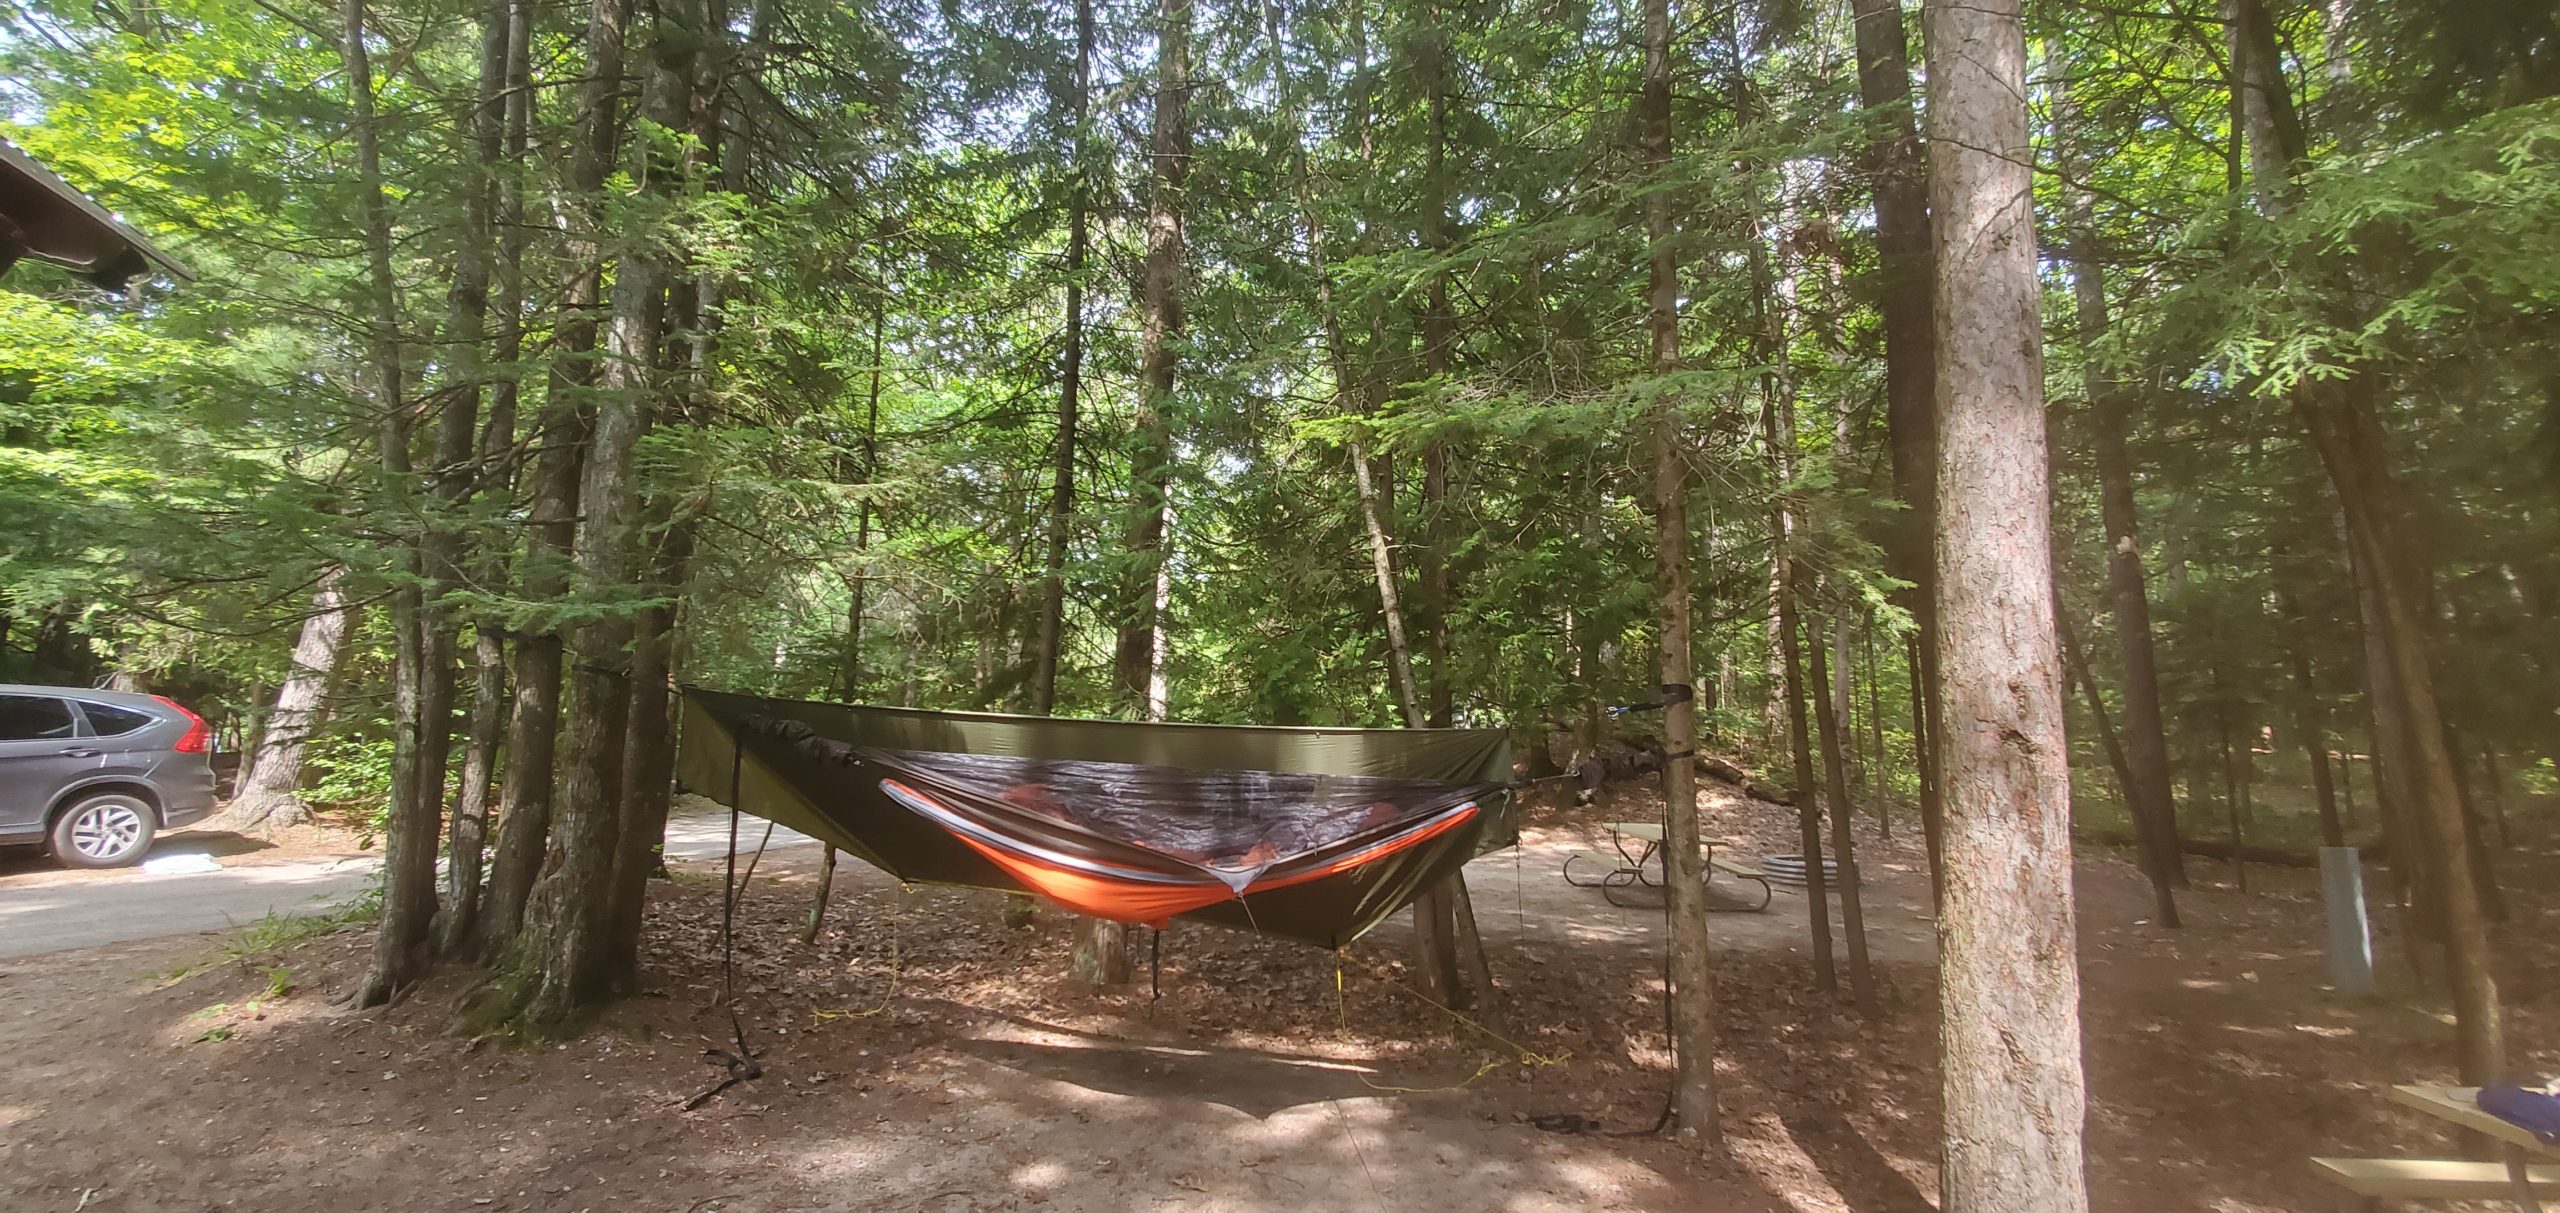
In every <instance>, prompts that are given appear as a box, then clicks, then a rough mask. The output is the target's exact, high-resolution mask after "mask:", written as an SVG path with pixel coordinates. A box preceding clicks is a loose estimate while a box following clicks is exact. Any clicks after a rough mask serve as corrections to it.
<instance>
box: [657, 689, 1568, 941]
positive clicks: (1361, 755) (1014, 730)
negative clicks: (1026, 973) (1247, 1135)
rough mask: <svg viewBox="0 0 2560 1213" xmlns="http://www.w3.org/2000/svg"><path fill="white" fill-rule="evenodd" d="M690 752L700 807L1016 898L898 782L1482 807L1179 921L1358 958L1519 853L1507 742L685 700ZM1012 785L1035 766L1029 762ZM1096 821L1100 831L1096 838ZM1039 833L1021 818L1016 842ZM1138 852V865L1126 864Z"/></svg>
mask: <svg viewBox="0 0 2560 1213" xmlns="http://www.w3.org/2000/svg"><path fill="white" fill-rule="evenodd" d="M680 737H681V739H682V740H681V742H680V745H679V750H678V754H677V777H678V779H679V780H680V781H681V782H682V783H683V784H684V786H685V787H687V788H688V789H690V790H692V791H694V792H696V793H699V794H701V795H703V796H706V797H709V798H710V799H713V800H716V801H720V802H722V803H725V804H729V805H731V806H733V807H735V808H737V809H738V810H739V811H741V812H744V813H748V814H752V815H754V816H758V817H763V818H766V819H768V820H771V821H774V822H777V823H780V824H782V825H785V826H789V827H790V828H792V829H795V830H798V831H800V832H802V833H805V834H808V835H810V836H811V837H814V838H818V839H820V840H822V841H824V842H827V843H829V844H830V845H833V846H835V847H837V848H838V849H840V850H843V851H845V852H847V853H848V854H851V855H853V856H855V857H857V858H860V859H862V860H864V861H865V862H868V863H870V864H872V865H873V866H875V867H878V868H880V869H881V870H883V871H885V872H888V873H889V874H890V875H892V876H896V877H898V878H899V879H901V880H911V881H916V882H919V883H933V884H953V885H963V886H969V887H979V888H990V889H997V890H1001V891H1006V892H1024V891H1028V890H1026V888H1025V887H1024V885H1023V884H1022V882H1021V881H1020V880H1018V879H1016V878H1014V877H1012V876H1010V875H1008V874H1007V873H1006V872H1005V871H1004V870H1002V868H1001V866H1000V865H996V864H990V863H988V862H986V861H985V860H984V859H983V858H982V857H981V856H980V855H978V854H977V853H975V852H974V851H973V850H972V848H971V847H970V846H969V845H967V844H965V843H964V842H962V841H961V840H959V839H957V838H954V837H952V836H950V835H948V834H947V833H945V832H944V831H943V830H941V829H938V828H926V827H921V826H920V824H919V822H918V821H917V820H916V818H915V816H914V814H912V813H910V812H909V811H908V810H906V809H903V808H900V807H899V806H898V803H897V800H896V798H895V797H892V796H888V795H884V794H883V777H884V776H904V777H906V778H910V779H912V778H914V777H915V775H916V773H917V772H918V770H919V766H918V764H919V763H921V764H924V765H926V766H931V765H935V758H934V756H936V755H942V756H949V755H972V756H977V757H979V758H992V759H1008V760H1029V761H1030V762H1032V763H1043V762H1046V763H1065V764H1125V766H1126V767H1127V769H1126V770H1123V771H1120V772H1117V773H1114V774H1112V775H1111V776H1110V777H1111V778H1114V779H1119V780H1124V781H1126V780H1137V781H1142V783H1143V786H1146V787H1149V788H1151V789H1154V790H1156V791H1159V792H1164V793H1167V794H1168V795H1167V796H1166V797H1164V798H1161V799H1160V801H1159V803H1168V802H1179V801H1180V800H1182V799H1183V795H1184V794H1183V791H1182V789H1183V786H1184V785H1185V783H1186V782H1188V783H1190V784H1193V785H1196V790H1197V792H1198V795H1199V796H1200V797H1202V798H1211V797H1220V796H1223V797H1225V798H1226V802H1222V803H1215V804H1205V805H1201V806H1199V807H1198V808H1197V809H1196V810H1195V811H1198V812H1207V813H1221V814H1226V815H1229V816H1232V815H1233V814H1234V813H1237V812H1247V813H1250V812H1256V811H1259V810H1257V809H1254V808H1250V807H1248V806H1246V805H1244V804H1243V803H1241V802H1240V801H1237V800H1236V799H1235V798H1236V796H1237V795H1238V789H1239V787H1240V785H1238V784H1237V783H1236V782H1235V781H1234V780H1231V779H1222V778H1217V777H1216V776H1221V775H1225V774H1230V773H1235V772H1255V773H1264V774H1268V775H1272V776H1281V777H1300V778H1299V779H1298V783H1297V784H1296V785H1290V784H1288V781H1287V780H1286V779H1285V778H1284V779H1278V780H1264V781H1261V785H1262V786H1266V787H1274V788H1276V787H1281V786H1297V787H1301V788H1302V789H1303V788H1304V787H1305V786H1306V785H1305V780H1304V778H1303V777H1308V776H1314V777H1321V778H1319V779H1318V780H1317V784H1318V785H1323V786H1326V787H1328V788H1329V794H1328V802H1329V803H1338V802H1342V801H1343V800H1344V798H1345V797H1346V795H1347V796H1348V797H1349V798H1350V799H1359V798H1360V797H1362V796H1365V795H1371V794H1375V795H1389V796H1391V797H1392V798H1394V799H1399V800H1404V801H1408V802H1413V801H1417V798H1428V797H1431V796H1433V795H1437V794H1441V793H1447V794H1448V795H1447V796H1445V797H1443V799H1444V800H1463V801H1466V802H1468V803H1469V804H1470V805H1475V804H1480V805H1481V808H1482V811H1481V812H1480V813H1471V814H1469V816H1470V817H1471V820H1469V821H1468V822H1467V824H1466V826H1465V828H1464V829H1462V830H1454V831H1451V832H1449V833H1448V834H1447V835H1446V836H1445V837H1435V838H1433V839H1431V840H1430V841H1429V842H1428V843H1427V844H1423V845H1417V846H1414V847H1412V848H1410V849H1408V850H1402V851H1398V852H1397V853H1396V854H1395V855H1394V856H1393V857H1392V858H1390V859H1381V860H1379V861H1377V862H1373V863H1364V864H1360V865H1358V866H1357V868H1356V869H1346V870H1345V871H1343V872H1342V873H1341V874H1339V875H1338V876H1335V877H1331V878H1327V879H1324V880H1321V881H1316V882H1313V883H1308V884H1305V885H1302V886H1298V887H1290V888H1283V889H1275V890H1273V891H1270V892H1267V893H1266V892H1259V891H1252V890H1247V891H1246V893H1245V894H1244V895H1243V896H1241V897H1239V898H1238V899H1236V900H1232V901H1225V902H1222V903H1220V904H1216V905H1211V906H1208V907H1206V908H1203V909H1197V910H1193V911H1190V912H1187V913H1182V914H1179V915H1178V917H1181V918H1186V919H1193V920H1198V921H1205V922H1212V923H1217V924H1220V925H1227V926H1235V927H1241V928H1245V929H1251V930H1257V931H1261V932H1264V933H1267V934H1273V935H1279V936H1283V937H1287V938H1294V939H1299V940H1303V941H1306V942H1309V943H1315V944H1318V945H1323V946H1335V945H1339V944H1342V943H1346V942H1349V940H1350V939H1352V938H1355V937H1357V936H1358V935H1359V934H1360V933H1362V932H1364V931H1366V930H1367V929H1368V928H1369V927H1371V926H1373V925H1375V924H1376V923H1377V922H1378V921H1379V920H1380V919H1383V918H1384V917H1385V916H1386V915H1388V914H1390V913H1392V912H1394V911H1395V910H1396V909H1398V908H1400V907H1402V906H1403V905H1405V904H1407V903H1408V902H1410V901H1411V900H1412V899H1413V897H1414V896H1416V895H1418V894H1419V893H1420V892H1421V891H1422V890H1423V889H1425V888H1428V887H1430V886H1431V885H1432V884H1434V883H1436V882H1437V881H1439V880H1441V879H1443V878H1445V877H1446V876H1448V875H1449V874H1450V873H1452V872H1454V871H1455V870H1456V869H1457V867H1458V866H1459V865H1462V864H1464V863H1465V862H1466V860H1468V859H1470V858H1472V857H1474V856H1476V855H1479V854H1483V853H1484V852H1486V851H1489V850H1494V849H1498V848H1500V847H1504V846H1509V845H1511V844H1512V842H1513V841H1515V839H1516V837H1517V828H1516V824H1515V821H1514V818H1513V816H1512V812H1511V804H1510V797H1509V795H1508V793H1507V791H1506V789H1505V785H1507V784H1508V782H1509V779H1510V773H1511V772H1510V757H1509V752H1508V746H1507V743H1506V740H1505V735H1504V734H1503V733H1502V732H1500V731H1498V730H1472V729H1333V728H1269V727H1256V726H1240V725H1195V724H1164V723H1152V722H1148V723H1136V722H1126V721H1105V720H1075V719H1065V718H1057V717H1038V716H1008V715H999V714H995V713H981V712H930V711H918V710H914V709H904V708H880V707H861V706H852V705H846V704H834V703H814V702H805V701H795V700H780V699H767V698H761V697H757V696H750V695H738V694H731V693H726V692H720V691H711V690H705V689H701V688H686V690H685V692H684V697H683V709H682V721H681V732H680ZM940 765H941V766H943V767H945V768H948V767H949V766H950V765H951V764H949V763H942V764H940ZM976 765H978V766H980V767H984V766H986V764H985V763H978V764H976ZM1007 769H1008V770H1018V771H1025V772H1028V771H1031V770H1032V769H1033V768H1032V767H1030V766H1026V765H1024V764H1021V763H1017V764H1014V765H1013V766H1012V767H1010V768H1007ZM1051 774H1052V775H1055V774H1057V772H1052V773H1051ZM1042 778H1047V776H1042ZM1347 784H1357V785H1362V786H1364V787H1365V786H1369V785H1375V786H1374V787H1371V788H1370V790H1369V792H1360V791H1358V790H1357V789H1354V788H1348V787H1345V786H1342V785H1347ZM1121 786H1125V787H1130V788H1135V787H1138V786H1141V785H1140V784H1137V783H1124V784H1122V785H1121ZM901 790H902V791H911V790H912V789H903V788H902V789H901ZM1018 790H1020V789H1017V791H1018ZM946 791H950V792H955V793H958V794H959V795H960V796H961V799H962V800H963V801H964V802H965V801H970V800H974V801H975V802H976V803H977V804H978V805H979V806H980V807H981V808H982V809H983V810H985V811H987V812H991V813H995V814H997V815H999V816H1002V815H1004V814H1005V813H1006V809H1005V807H1004V806H1003V805H1002V804H1001V803H999V802H1000V800H1001V799H1002V797H1001V796H1000V795H998V794H996V793H995V792H994V791H993V790H992V789H990V788H986V787H980V788H978V789H976V791H977V792H979V793H983V794H982V795H977V796H974V797H973V796H971V795H970V789H967V788H962V787H957V786H950V787H946ZM910 799H912V798H910ZM1115 799H1129V800H1132V801H1134V800H1135V799H1136V798H1135V797H1118V798H1115ZM963 807H964V808H965V807H966V806H965V804H964V805H963ZM1089 807H1090V808H1092V809H1095V810H1102V811H1104V814H1105V815H1108V811H1109V810H1110V809H1121V810H1125V809H1126V808H1127V807H1128V806H1126V805H1119V806H1102V805H1095V806H1089ZM1268 807H1269V808H1271V809H1272V810H1273V811H1290V812H1294V813H1295V814H1297V815H1298V817H1299V819H1300V821H1301V824H1303V822H1304V820H1305V815H1306V814H1307V813H1309V812H1311V811H1312V812H1317V813H1323V812H1327V811H1328V810H1323V809H1320V808H1316V807H1314V806H1312V805H1310V804H1308V803H1305V802H1304V800H1303V794H1301V795H1300V803H1298V804H1296V805H1294V806H1281V805H1278V804H1276V803H1275V804H1273V805H1271V806H1268ZM1143 817H1144V814H1143V813H1140V814H1139V815H1138V817H1137V818H1135V819H1124V821H1123V822H1122V823H1121V825H1122V826H1123V827H1125V828H1121V829H1118V830H1112V829H1109V828H1108V827H1106V828H1105V831H1104V832H1105V833H1117V835H1118V837H1117V838H1116V839H1113V838H1107V837H1101V836H1097V835H1088V834H1085V833H1084V832H1083V831H1081V830H1078V829H1076V828H1075V827H1072V826H1070V827H1068V828H1069V831H1070V833H1071V834H1075V835H1078V836H1077V837H1074V838H1069V839H1067V840H1066V842H1067V843H1068V845H1069V846H1070V848H1071V849H1078V850H1083V849H1084V847H1085V845H1086V844H1090V846H1092V847H1095V848H1100V849H1099V850H1095V851H1091V852H1089V853H1090V854H1094V855H1101V854H1104V853H1116V855H1117V856H1118V858H1119V859H1120V860H1121V861H1124V862H1126V861H1136V862H1139V863H1141V864H1142V865H1143V864H1144V863H1145V862H1146V858H1147V857H1146V856H1145V855H1144V854H1142V853H1141V852H1144V851H1146V850H1147V849H1148V848H1149V847H1150V845H1151V843H1152V842H1155V841H1157V840H1153V839H1151V838H1150V837H1149V836H1148V834H1149V831H1148V830H1147V829H1146V828H1145V825H1144V822H1143ZM1094 820H1096V818H1094V817H1092V816H1090V815H1088V816H1087V823H1088V824H1092V822H1093V821H1094ZM1132 820H1134V821H1135V824H1134V825H1131V821H1132ZM1024 824H1026V823H1025V822H1023V821H1022V820H1021V819H1019V818H1018V817H1017V818H1016V819H1015V826H1017V827H1019V826H1022V825H1024ZM1056 824H1057V823H1055V822H1051V823H1047V824H1046V825H1042V826H1040V827H1038V828H1041V829H1044V830H1045V829H1049V828H1053V827H1055V826H1056ZM1177 824H1179V823H1177V822H1176V821H1175V820H1174V819H1173V818H1171V817H1167V818H1166V819H1165V821H1164V825H1165V826H1166V827H1167V832H1168V833H1169V832H1170V829H1171V827H1173V826H1175V825H1177ZM994 828H996V829H997V830H998V831H999V832H1001V831H1003V830H1004V829H1005V828H1007V827H1005V826H1004V825H1002V824H1000V823H999V824H997V825H996V826H995V827H994ZM1050 841H1051V842H1053V843H1054V842H1057V841H1059V840H1058V839H1057V838H1055V837H1053V838H1052V839H1051V840H1050ZM1356 841H1357V840H1356V839H1355V840H1349V841H1345V840H1340V839H1337V843H1338V845H1341V846H1344V847H1353V849H1356V847H1355V846H1354V843H1356ZM1132 845H1134V846H1135V847H1136V848H1138V851H1131V850H1128V849H1127V848H1128V847H1129V846H1132ZM1176 866H1177V867H1178V866H1179V865H1176Z"/></svg>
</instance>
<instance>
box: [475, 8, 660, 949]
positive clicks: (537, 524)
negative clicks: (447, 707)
mask: <svg viewBox="0 0 2560 1213" xmlns="http://www.w3.org/2000/svg"><path fill="white" fill-rule="evenodd" d="M623 3H624V0H596V2H595V5H594V7H593V8H592V9H591V11H590V14H589V18H588V24H587V31H588V35H589V36H588V40H587V62H586V64H585V71H586V76H585V82H584V84H583V85H582V86H581V88H580V90H579V99H578V105H579V109H578V113H577V115H576V118H575V121H574V122H573V123H572V126H573V128H574V129H575V130H576V132H577V137H576V139H575V140H574V141H573V142H572V143H571V145H570V150H569V166H568V172H567V174H566V176H567V183H566V189H565V190H564V191H563V200H564V206H563V210H564V211H565V212H566V214H567V225H568V230H567V231H566V232H564V233H563V235H564V237H565V239H564V244H565V245H566V246H567V247H566V251H567V261H568V266H567V269H566V271H565V272H566V278H565V280H564V281H563V282H562V284H561V285H562V288H563V290H562V295H561V301H560V311H559V319H558V321H557V323H556V324H555V325H554V326H553V330H552V348H551V355H550V359H549V364H550V382H549V385H548V390H547V391H546V392H545V393H544V399H543V406H542V411H541V413H540V414H539V416H538V417H537V418H536V420H535V434H534V461H533V483H532V490H533V492H532V498H531V500H530V501H528V502H527V504H526V508H525V552H524V559H523V561H522V562H521V563H520V565H519V566H518V572H517V584H518V587H519V592H520V593H521V595H522V596H523V597H524V599H525V600H526V601H528V602H536V603H544V602H551V601H555V600H558V599H560V598H563V597H565V596H566V595H567V593H568V590H569V578H570V572H571V560H572V549H573V547H574V544H575V538H576V531H577V518H578V508H579V503H578V488H579V485H580V483H581V482H582V481H583V480H584V478H585V470H586V448H587V442H588V438H589V436H590V433H591V430H592V420H593V410H594V402H593V399H592V396H593V389H594V384H595V374H596V367H595V362H594V351H595V341H596V319H595V307H596V300H597V292H598V288H599V284H600V282H601V280H602V272H601V267H600V265H599V260H598V259H599V257H600V256H601V253H600V250H599V246H598V232H597V230H596V229H597V224H598V222H599V218H598V211H597V207H598V204H599V202H600V201H601V191H602V190H603V188H604V181H605V176H606V174H607V173H609V172H610V171H611V170H612V166H613V160H614V148H615V145H616V144H617V142H618V131H619V129H620V121H619V113H620V98H621V89H622V84H623V80H622V64H623V60H622V53H623V48H622V23H623V21H624V19H625V18H624V16H623V14H624V13H625V12H627V10H626V9H625V8H623V7H622V5H623ZM531 13H532V5H531V3H530V2H529V0H521V2H519V3H518V4H517V6H516V8H515V11H514V13H513V14H512V15H511V16H512V20H513V21H514V22H515V23H517V24H518V25H520V26H526V27H528V31H529V23H530V21H531ZM599 17H603V18H606V19H604V20H599ZM605 34H609V37H600V36H599V35H605ZM510 37H511V38H513V39H515V40H517V41H521V42H527V43H529V41H530V38H529V32H528V34H520V35H510ZM527 72H528V69H527V65H526V61H524V60H522V59H519V60H517V61H516V62H515V63H514V64H511V65H510V68H509V88H508V106H509V110H510V112H509V117H508V123H509V125H510V127H511V128H512V129H511V131H510V134H509V141H510V142H509V154H510V157H511V159H513V160H521V158H522V155H523V145H522V143H520V142H518V140H519V139H520V138H521V137H522V133H523V132H524V130H525V129H526V128H527V125H528V122H529V117H530V113H529V109H528V111H527V113H526V114H524V115H519V114H517V113H516V112H515V110H516V107H519V106H524V107H529V106H530V105H531V90H530V88H529V87H528V86H529V84H530V78H529V75H528V74H527ZM565 655H566V648H565V646H564V645H563V643H562V641H561V637H560V629H559V627H558V625H557V624H556V623H553V622H551V621H550V620H547V619H543V620H536V621H534V622H533V623H531V624H530V625H529V626H528V627H527V629H526V630H525V631H523V632H522V633H520V634H519V635H518V636H517V637H516V646H515V670H514V675H515V676H514V684H515V687H514V693H513V695H512V696H511V697H510V701H509V703H508V714H507V768H506V775H505V779H504V783H503V786H502V787H501V789H500V792H499V802H498V849H497V853H496V854H495V855H494V856H493V857H492V858H491V860H490V867H489V888H488V892H487V894H486V895H485V896H484V897H483V899H482V906H481V913H480V934H481V941H482V942H481V955H482V958H483V959H484V960H487V961H490V962H492V963H495V962H497V961H499V960H501V959H502V958H503V957H505V956H506V954H507V953H508V951H509V949H511V948H512V947H513V946H514V945H515V941H516V935H517V933H518V931H519V930H520V929H521V928H522V926H523V923H524V913H525V906H526V905H527V904H528V903H529V902H530V900H531V899H532V896H533V887H534V882H535V880H536V878H537V877H539V876H540V874H541V872H542V865H543V857H544V855H545V853H546V852H547V850H548V848H549V846H550V837H551V813H552V805H553V802H554V796H555V789H556V787H557V775H558V764H557V761H556V759H557V756H558V748H559V735H560V706H561V705H560V700H561V676H562V673H563V666H564V664H565V662H564V658H565Z"/></svg>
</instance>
